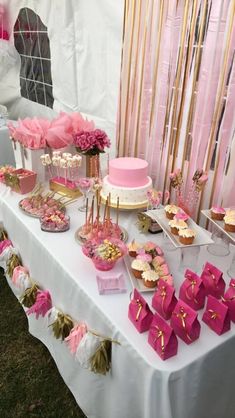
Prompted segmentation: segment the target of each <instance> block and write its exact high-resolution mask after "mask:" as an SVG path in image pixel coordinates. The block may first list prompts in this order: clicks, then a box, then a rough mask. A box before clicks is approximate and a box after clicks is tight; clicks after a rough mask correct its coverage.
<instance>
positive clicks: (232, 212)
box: [225, 209, 235, 217]
mask: <svg viewBox="0 0 235 418" xmlns="http://www.w3.org/2000/svg"><path fill="white" fill-rule="evenodd" d="M225 215H228V216H233V217H234V216H235V209H227V210H226V212H225Z"/></svg>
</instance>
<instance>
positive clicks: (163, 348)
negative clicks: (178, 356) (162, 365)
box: [154, 325, 165, 356]
mask: <svg viewBox="0 0 235 418" xmlns="http://www.w3.org/2000/svg"><path fill="white" fill-rule="evenodd" d="M155 328H156V330H157V335H156V337H155V339H154V343H155V341H156V340H158V338H160V342H161V350H162V351H161V356H163V354H164V351H165V338H164V332H163V331H162V330H161V329H160V328H159V327H158V326H157V325H155Z"/></svg>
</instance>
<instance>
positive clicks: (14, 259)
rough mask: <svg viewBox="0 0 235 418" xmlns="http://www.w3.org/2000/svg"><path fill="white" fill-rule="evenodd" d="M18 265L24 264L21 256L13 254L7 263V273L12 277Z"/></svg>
mask: <svg viewBox="0 0 235 418" xmlns="http://www.w3.org/2000/svg"><path fill="white" fill-rule="evenodd" d="M17 266H22V261H21V258H20V257H19V256H18V255H17V254H12V255H11V256H10V258H9V259H8V261H7V264H6V273H7V275H8V276H9V277H12V275H13V271H14V269H15V268H16V267H17Z"/></svg>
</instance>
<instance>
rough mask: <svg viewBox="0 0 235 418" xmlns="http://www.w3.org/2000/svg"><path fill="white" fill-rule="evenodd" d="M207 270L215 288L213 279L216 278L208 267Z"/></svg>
mask: <svg viewBox="0 0 235 418" xmlns="http://www.w3.org/2000/svg"><path fill="white" fill-rule="evenodd" d="M207 271H208V273H209V274H210V275H211V278H212V281H213V284H214V286H215V288H217V287H218V286H217V284H216V281H215V280H216V277H215V275H214V274H213V273H212V271H211V270H210V269H209V268H208V269H207Z"/></svg>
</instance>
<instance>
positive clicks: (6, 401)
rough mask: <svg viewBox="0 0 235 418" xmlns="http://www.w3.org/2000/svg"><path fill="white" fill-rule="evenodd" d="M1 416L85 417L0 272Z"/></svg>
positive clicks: (18, 417) (6, 417)
mask: <svg viewBox="0 0 235 418" xmlns="http://www.w3.org/2000/svg"><path fill="white" fill-rule="evenodd" d="M0 341H1V342H0V417H1V418H34V417H42V418H69V417H76V418H85V415H84V414H83V413H82V411H81V410H80V409H79V407H78V406H77V404H76V402H75V400H74V398H73V396H72V394H71V393H70V391H69V389H68V388H67V387H66V385H65V384H64V382H63V380H62V378H61V376H60V374H59V372H58V370H57V367H56V365H55V363H54V360H53V359H52V357H51V356H50V354H49V352H48V350H47V348H46V347H45V346H44V345H43V344H42V343H41V342H40V341H38V340H37V339H36V338H34V337H32V336H31V335H30V334H29V333H28V321H27V318H26V316H25V313H24V311H23V309H22V307H21V305H20V303H19V302H18V301H17V299H16V298H15V296H14V295H13V293H12V291H11V289H10V288H9V286H8V284H7V281H6V280H5V278H4V276H3V275H2V272H0Z"/></svg>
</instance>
